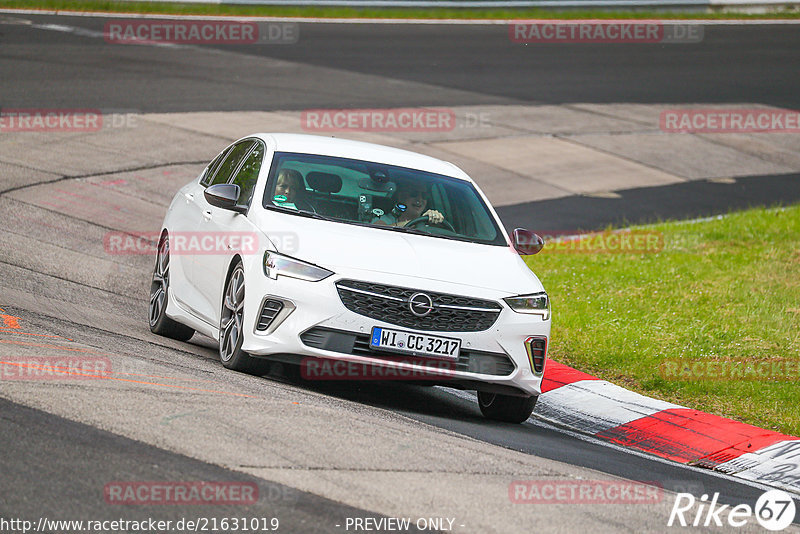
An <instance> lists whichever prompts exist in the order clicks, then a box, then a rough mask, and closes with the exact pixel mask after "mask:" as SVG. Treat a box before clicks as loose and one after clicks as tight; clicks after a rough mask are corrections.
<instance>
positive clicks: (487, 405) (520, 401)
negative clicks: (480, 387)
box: [478, 391, 539, 423]
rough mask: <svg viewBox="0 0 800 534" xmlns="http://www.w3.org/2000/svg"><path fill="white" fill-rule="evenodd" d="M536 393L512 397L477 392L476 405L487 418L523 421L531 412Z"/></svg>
mask: <svg viewBox="0 0 800 534" xmlns="http://www.w3.org/2000/svg"><path fill="white" fill-rule="evenodd" d="M538 399H539V396H538V395H534V396H532V397H512V396H511V395H501V394H499V393H487V392H485V391H479V392H478V406H480V408H481V413H482V414H483V416H484V417H485V418H487V419H492V420H493V421H503V422H505V423H524V422H525V421H527V420H528V417H530V416H531V414H532V413H533V408H534V406H536V401H537V400H538Z"/></svg>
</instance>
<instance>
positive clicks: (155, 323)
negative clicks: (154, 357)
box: [148, 234, 194, 341]
mask: <svg viewBox="0 0 800 534" xmlns="http://www.w3.org/2000/svg"><path fill="white" fill-rule="evenodd" d="M168 291H169V236H167V234H163V235H162V236H161V239H159V240H158V252H157V253H156V266H155V268H154V269H153V281H152V282H151V283H150V307H149V309H148V311H149V316H150V331H151V332H153V333H154V334H158V335H160V336H166V337H170V338H172V339H177V340H178V341H189V339H191V337H192V336H193V335H194V329H192V328H189V327H188V326H186V325H184V324H181V323H179V322H177V321H174V320H172V319H170V318H169V317H167V299H168V298H169V296H168V295H169V292H168Z"/></svg>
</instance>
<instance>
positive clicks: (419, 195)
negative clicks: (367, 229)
mask: <svg viewBox="0 0 800 534" xmlns="http://www.w3.org/2000/svg"><path fill="white" fill-rule="evenodd" d="M393 201H394V207H393V209H392V211H391V212H389V213H386V214H384V215H383V216H381V217H379V218H377V219H375V220H374V221H373V223H374V224H381V225H385V226H405V225H406V224H408V223H409V222H411V221H413V220H414V219H418V218H420V217H427V218H428V224H441V223H442V222H443V221H444V215H442V213H441V212H440V211H437V210H427V211H425V208H426V207H427V206H428V193H427V190H426V188H425V186H424V185H423V184H419V183H413V182H400V183H399V184H398V185H397V191H395V193H394V196H393Z"/></svg>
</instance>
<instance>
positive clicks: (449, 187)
mask: <svg viewBox="0 0 800 534" xmlns="http://www.w3.org/2000/svg"><path fill="white" fill-rule="evenodd" d="M264 207H265V208H272V209H275V208H278V209H283V210H287V211H290V212H297V213H302V214H304V215H309V214H315V215H316V216H319V217H324V218H326V219H330V220H334V221H338V222H343V223H350V224H359V225H367V226H374V227H376V228H382V229H386V230H393V231H400V232H411V233H421V234H426V235H431V236H436V237H443V238H450V239H458V240H464V241H472V242H477V243H484V244H491V245H503V246H505V245H506V244H507V243H506V241H505V238H504V237H503V234H502V232H501V230H500V227H499V226H498V224H497V222H496V221H495V220H494V217H492V215H491V213H490V212H489V209H488V208H487V206H486V204H485V203H484V201H483V199H482V198H481V196H480V195H479V194H478V192H477V190H476V189H475V187H474V186H473V185H472V184H471V183H470V182H467V181H464V180H459V179H456V178H452V177H448V176H443V175H439V174H433V173H429V172H424V171H420V170H415V169H408V168H405V167H396V166H393V165H384V164H379V163H372V162H368V161H360V160H354V159H347V158H337V157H332V156H318V155H311V154H295V153H286V152H278V153H276V154H275V157H274V159H273V161H272V167H271V170H270V176H269V179H268V181H267V186H266V192H265V195H264Z"/></svg>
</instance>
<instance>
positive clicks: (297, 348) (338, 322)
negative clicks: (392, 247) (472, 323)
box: [242, 262, 550, 396]
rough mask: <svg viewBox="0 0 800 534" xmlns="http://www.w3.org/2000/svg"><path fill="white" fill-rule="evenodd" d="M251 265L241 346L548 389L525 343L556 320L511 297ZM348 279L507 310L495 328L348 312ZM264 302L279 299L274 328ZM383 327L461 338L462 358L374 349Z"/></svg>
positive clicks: (430, 378) (517, 390)
mask: <svg viewBox="0 0 800 534" xmlns="http://www.w3.org/2000/svg"><path fill="white" fill-rule="evenodd" d="M247 267H248V268H246V274H245V279H246V291H245V325H247V327H246V329H245V337H244V343H243V345H242V349H243V350H244V351H246V352H248V353H249V354H251V355H253V356H261V357H270V356H272V357H274V358H276V359H280V358H286V357H288V356H289V355H291V356H292V358H293V361H297V359H301V358H303V357H309V358H316V359H323V360H337V361H342V362H350V363H353V364H358V365H364V364H367V365H370V366H378V367H381V368H384V369H394V370H397V371H398V372H399V371H402V373H398V374H395V375H393V377H395V379H397V378H399V377H403V376H405V377H408V379H409V380H412V381H413V380H414V378H415V377H421V376H424V377H425V380H426V381H427V382H434V383H437V384H442V385H447V386H451V387H456V388H463V389H476V390H482V391H492V392H496V393H504V394H510V395H522V396H530V395H539V394H540V393H541V382H542V376H543V374H544V367H542V369H541V371H540V372H537V371H536V370H534V369H533V366H532V365H531V361H530V359H529V355H528V351H526V348H525V344H524V343H525V340H526V339H528V338H530V337H531V336H535V337H540V338H549V336H550V320H549V319H548V320H546V321H545V320H542V319H541V317H540V316H537V315H528V314H521V313H517V312H514V311H513V310H511V309H510V308H509V307H508V306H507V305H505V303H504V302H503V300H502V299H503V297H508V296H509V295H508V294H505V293H502V294H501V293H500V292H498V291H494V290H489V289H485V288H477V287H465V286H462V285H458V284H452V283H448V282H441V281H432V280H425V279H420V278H415V277H408V276H400V275H392V274H385V273H376V272H364V271H361V272H359V271H358V270H350V271H349V272H347V273H337V274H335V275H333V276H331V277H329V278H327V279H325V280H322V281H320V282H307V281H303V280H297V279H294V278H288V277H284V276H279V277H278V279H277V280H273V279H270V278H267V277H266V276H264V275H263V271H262V270H261V266H260V265H259V264H258V263H257V262H253V264H252V265H250V266H247ZM342 279H355V280H368V281H370V282H376V283H381V284H386V285H393V286H398V287H414V288H418V289H419V290H420V291H430V292H439V293H450V294H456V295H469V296H471V297H475V298H481V299H487V300H492V301H495V302H497V303H499V304H500V305H501V308H502V309H501V311H500V313H499V316H498V318H497V321H496V322H495V323H494V324H493V325H492V326H491V327H490V328H489V329H487V330H483V331H479V332H452V331H446V332H445V331H429V330H415V329H411V328H407V327H404V326H398V325H397V324H391V323H389V322H384V321H381V320H379V319H375V318H370V317H366V316H364V315H360V314H358V313H355V312H353V311H350V310H348V309H347V308H346V307H345V306H344V304H343V303H342V300H341V299H340V297H339V293H338V291H337V289H336V282H337V281H339V280H342ZM265 300H273V301H279V302H281V303H282V304H283V306H282V309H281V310H280V311H279V312H278V313H277V314H276V315H275V317H274V319H273V320H272V322H271V323H270V325H269V327H268V328H267V329H263V328H262V329H261V330H258V329H257V325H258V324H259V321H260V320H262V318H261V314H260V312H261V309H262V307H263V305H264V302H265ZM376 326H377V327H383V328H390V329H395V330H405V331H410V332H416V333H422V334H427V335H436V336H444V337H451V338H453V337H455V338H459V339H460V340H461V351H460V352H461V354H460V355H459V359H458V360H457V361H443V360H441V359H438V358H410V357H405V356H404V355H392V354H387V353H385V352H377V351H373V350H372V349H370V348H369V346H368V342H369V336H370V333H371V331H372V328H373V327H376ZM262 327H263V320H262ZM320 336H322V337H320ZM323 338H324V339H323ZM365 340H366V344H365Z"/></svg>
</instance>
